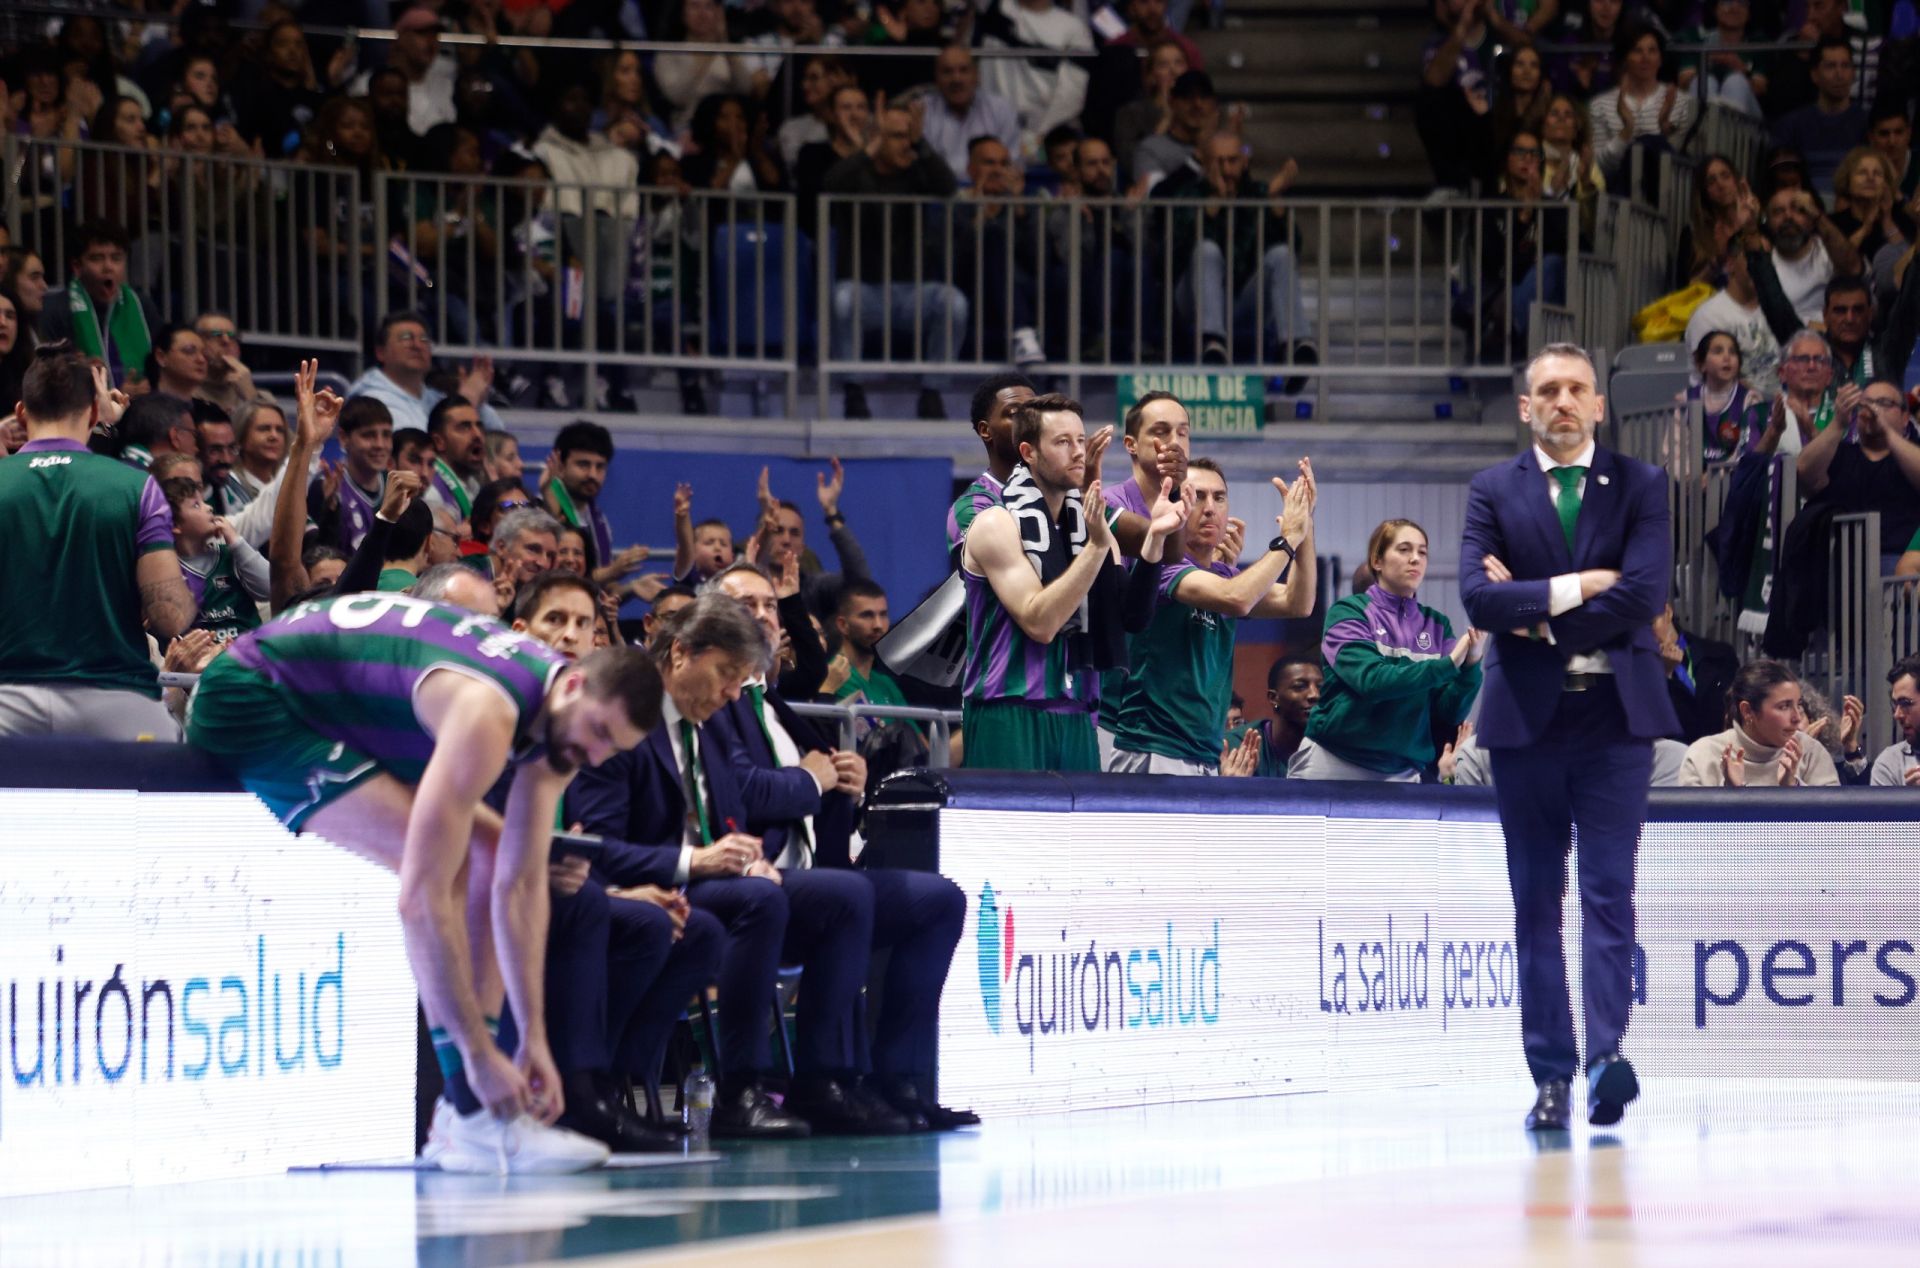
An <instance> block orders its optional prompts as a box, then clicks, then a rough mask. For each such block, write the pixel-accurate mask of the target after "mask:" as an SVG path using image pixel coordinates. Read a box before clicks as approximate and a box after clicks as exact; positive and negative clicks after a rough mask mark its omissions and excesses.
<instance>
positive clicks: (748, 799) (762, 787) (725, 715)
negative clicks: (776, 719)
mask: <svg viewBox="0 0 1920 1268" xmlns="http://www.w3.org/2000/svg"><path fill="white" fill-rule="evenodd" d="M749 707H750V706H748V705H745V704H736V705H732V706H730V707H728V708H725V709H722V710H721V711H720V712H719V713H716V714H714V715H713V717H712V718H711V719H709V720H708V722H707V732H708V734H709V735H710V736H711V737H712V739H713V742H714V743H715V744H716V745H718V746H719V747H720V748H721V749H722V750H724V751H725V753H726V755H727V768H728V769H729V770H730V771H732V773H733V777H734V779H735V780H736V781H737V782H738V784H739V786H740V799H741V800H742V801H743V802H744V803H745V804H746V811H747V819H746V823H747V830H748V831H749V832H757V831H761V830H763V829H764V828H765V827H766V826H767V825H769V824H783V823H791V822H793V821H794V820H796V819H803V818H805V817H806V816H808V815H817V814H819V813H820V803H821V796H820V786H819V785H818V784H816V783H814V782H813V776H812V775H811V774H809V773H807V772H806V771H805V770H802V769H801V768H800V767H798V766H789V767H786V768H784V769H781V770H774V769H770V768H768V767H765V766H762V765H760V764H759V763H757V762H755V761H754V759H753V753H752V752H751V751H750V750H749V748H748V746H747V742H746V738H745V737H744V736H743V735H742V734H741V733H740V728H741V727H742V726H743V725H746V723H745V722H744V721H743V717H744V715H745V714H746V712H747V710H748V708H749Z"/></svg>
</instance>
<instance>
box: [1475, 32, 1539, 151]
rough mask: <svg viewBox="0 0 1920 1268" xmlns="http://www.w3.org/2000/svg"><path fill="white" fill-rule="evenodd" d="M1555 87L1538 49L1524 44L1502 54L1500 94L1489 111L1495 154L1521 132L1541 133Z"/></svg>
mask: <svg viewBox="0 0 1920 1268" xmlns="http://www.w3.org/2000/svg"><path fill="white" fill-rule="evenodd" d="M1552 98H1553V90H1552V89H1551V88H1550V87H1548V85H1547V77H1546V74H1545V72H1544V71H1543V70H1542V68H1541V61H1540V53H1539V50H1537V49H1534V48H1532V47H1530V46H1528V45H1525V44H1522V45H1521V46H1520V47H1518V48H1516V49H1513V50H1511V51H1510V52H1507V53H1505V54H1503V55H1502V56H1501V58H1500V95H1499V98H1498V99H1497V100H1495V102H1494V103H1493V109H1492V110H1490V111H1488V113H1487V126H1488V128H1489V129H1490V130H1491V132H1492V136H1493V150H1494V153H1495V154H1499V153H1500V152H1502V151H1504V150H1505V149H1506V148H1507V147H1508V146H1510V145H1512V144H1513V138H1514V137H1515V136H1516V135H1518V134H1519V133H1522V132H1527V133H1531V134H1532V135H1534V136H1536V137H1537V136H1539V135H1540V130H1541V129H1542V128H1544V127H1545V126H1546V123H1547V105H1548V103H1549V102H1550V101H1551V100H1552Z"/></svg>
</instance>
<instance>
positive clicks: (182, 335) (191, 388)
mask: <svg viewBox="0 0 1920 1268" xmlns="http://www.w3.org/2000/svg"><path fill="white" fill-rule="evenodd" d="M142 377H144V378H145V379H146V381H147V382H148V383H149V384H151V385H152V387H153V390H154V391H156V392H163V393H165V394H167V395H169V396H177V397H179V398H180V399H181V400H183V401H186V402H188V403H189V404H191V403H192V402H193V401H194V399H195V398H196V397H197V396H198V395H199V393H200V388H201V385H202V384H204V383H205V382H206V381H207V350H206V346H205V345H203V344H202V343H201V342H200V336H199V335H197V334H195V333H194V332H193V329H192V327H190V326H172V325H168V326H162V327H160V328H159V329H158V330H156V331H155V332H154V335H153V350H152V351H150V352H148V353H147V364H146V369H145V371H144V372H143V376H142Z"/></svg>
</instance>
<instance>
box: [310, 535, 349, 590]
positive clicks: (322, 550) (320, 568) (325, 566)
mask: <svg viewBox="0 0 1920 1268" xmlns="http://www.w3.org/2000/svg"><path fill="white" fill-rule="evenodd" d="M300 563H301V565H302V566H303V567H304V568H306V570H307V584H308V585H310V586H330V585H332V584H333V583H334V582H336V581H338V580H340V574H341V573H343V572H345V571H346V570H347V557H346V555H344V554H343V553H341V552H340V551H339V550H337V549H335V548H334V547H332V546H326V545H319V544H316V545H312V546H309V547H307V548H306V549H305V550H304V551H302V552H301V554H300Z"/></svg>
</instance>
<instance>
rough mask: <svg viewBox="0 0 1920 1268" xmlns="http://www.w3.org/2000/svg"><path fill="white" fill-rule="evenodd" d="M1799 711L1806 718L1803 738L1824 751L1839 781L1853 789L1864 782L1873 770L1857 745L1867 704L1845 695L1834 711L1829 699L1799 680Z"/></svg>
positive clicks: (1865, 755)
mask: <svg viewBox="0 0 1920 1268" xmlns="http://www.w3.org/2000/svg"><path fill="white" fill-rule="evenodd" d="M1800 713H1801V716H1802V717H1804V718H1805V719H1806V726H1805V734H1806V737H1807V739H1809V740H1812V741H1815V742H1817V743H1818V744H1819V745H1820V746H1821V747H1822V748H1824V749H1826V750H1827V757H1828V759H1829V760H1830V761H1832V762H1833V768H1834V773H1835V774H1837V775H1839V776H1840V782H1841V783H1842V784H1845V785H1847V786H1849V787H1854V788H1858V787H1861V786H1863V785H1865V784H1866V783H1867V782H1868V781H1869V780H1870V779H1871V778H1872V775H1873V772H1872V771H1870V770H1869V769H1868V768H1867V753H1866V750H1865V749H1863V748H1862V747H1861V746H1860V728H1861V724H1862V723H1863V722H1864V721H1865V720H1866V715H1867V707H1866V705H1864V704H1862V703H1861V701H1860V698H1859V697H1858V696H1847V697H1845V698H1844V699H1843V700H1842V701H1841V704H1840V708H1839V710H1838V711H1837V712H1836V711H1835V709H1834V707H1833V702H1832V701H1830V700H1828V699H1827V698H1826V696H1824V695H1823V694H1821V693H1820V692H1819V691H1817V690H1815V689H1814V688H1812V687H1810V686H1807V685H1806V684H1804V683H1803V684H1801V687H1800Z"/></svg>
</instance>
